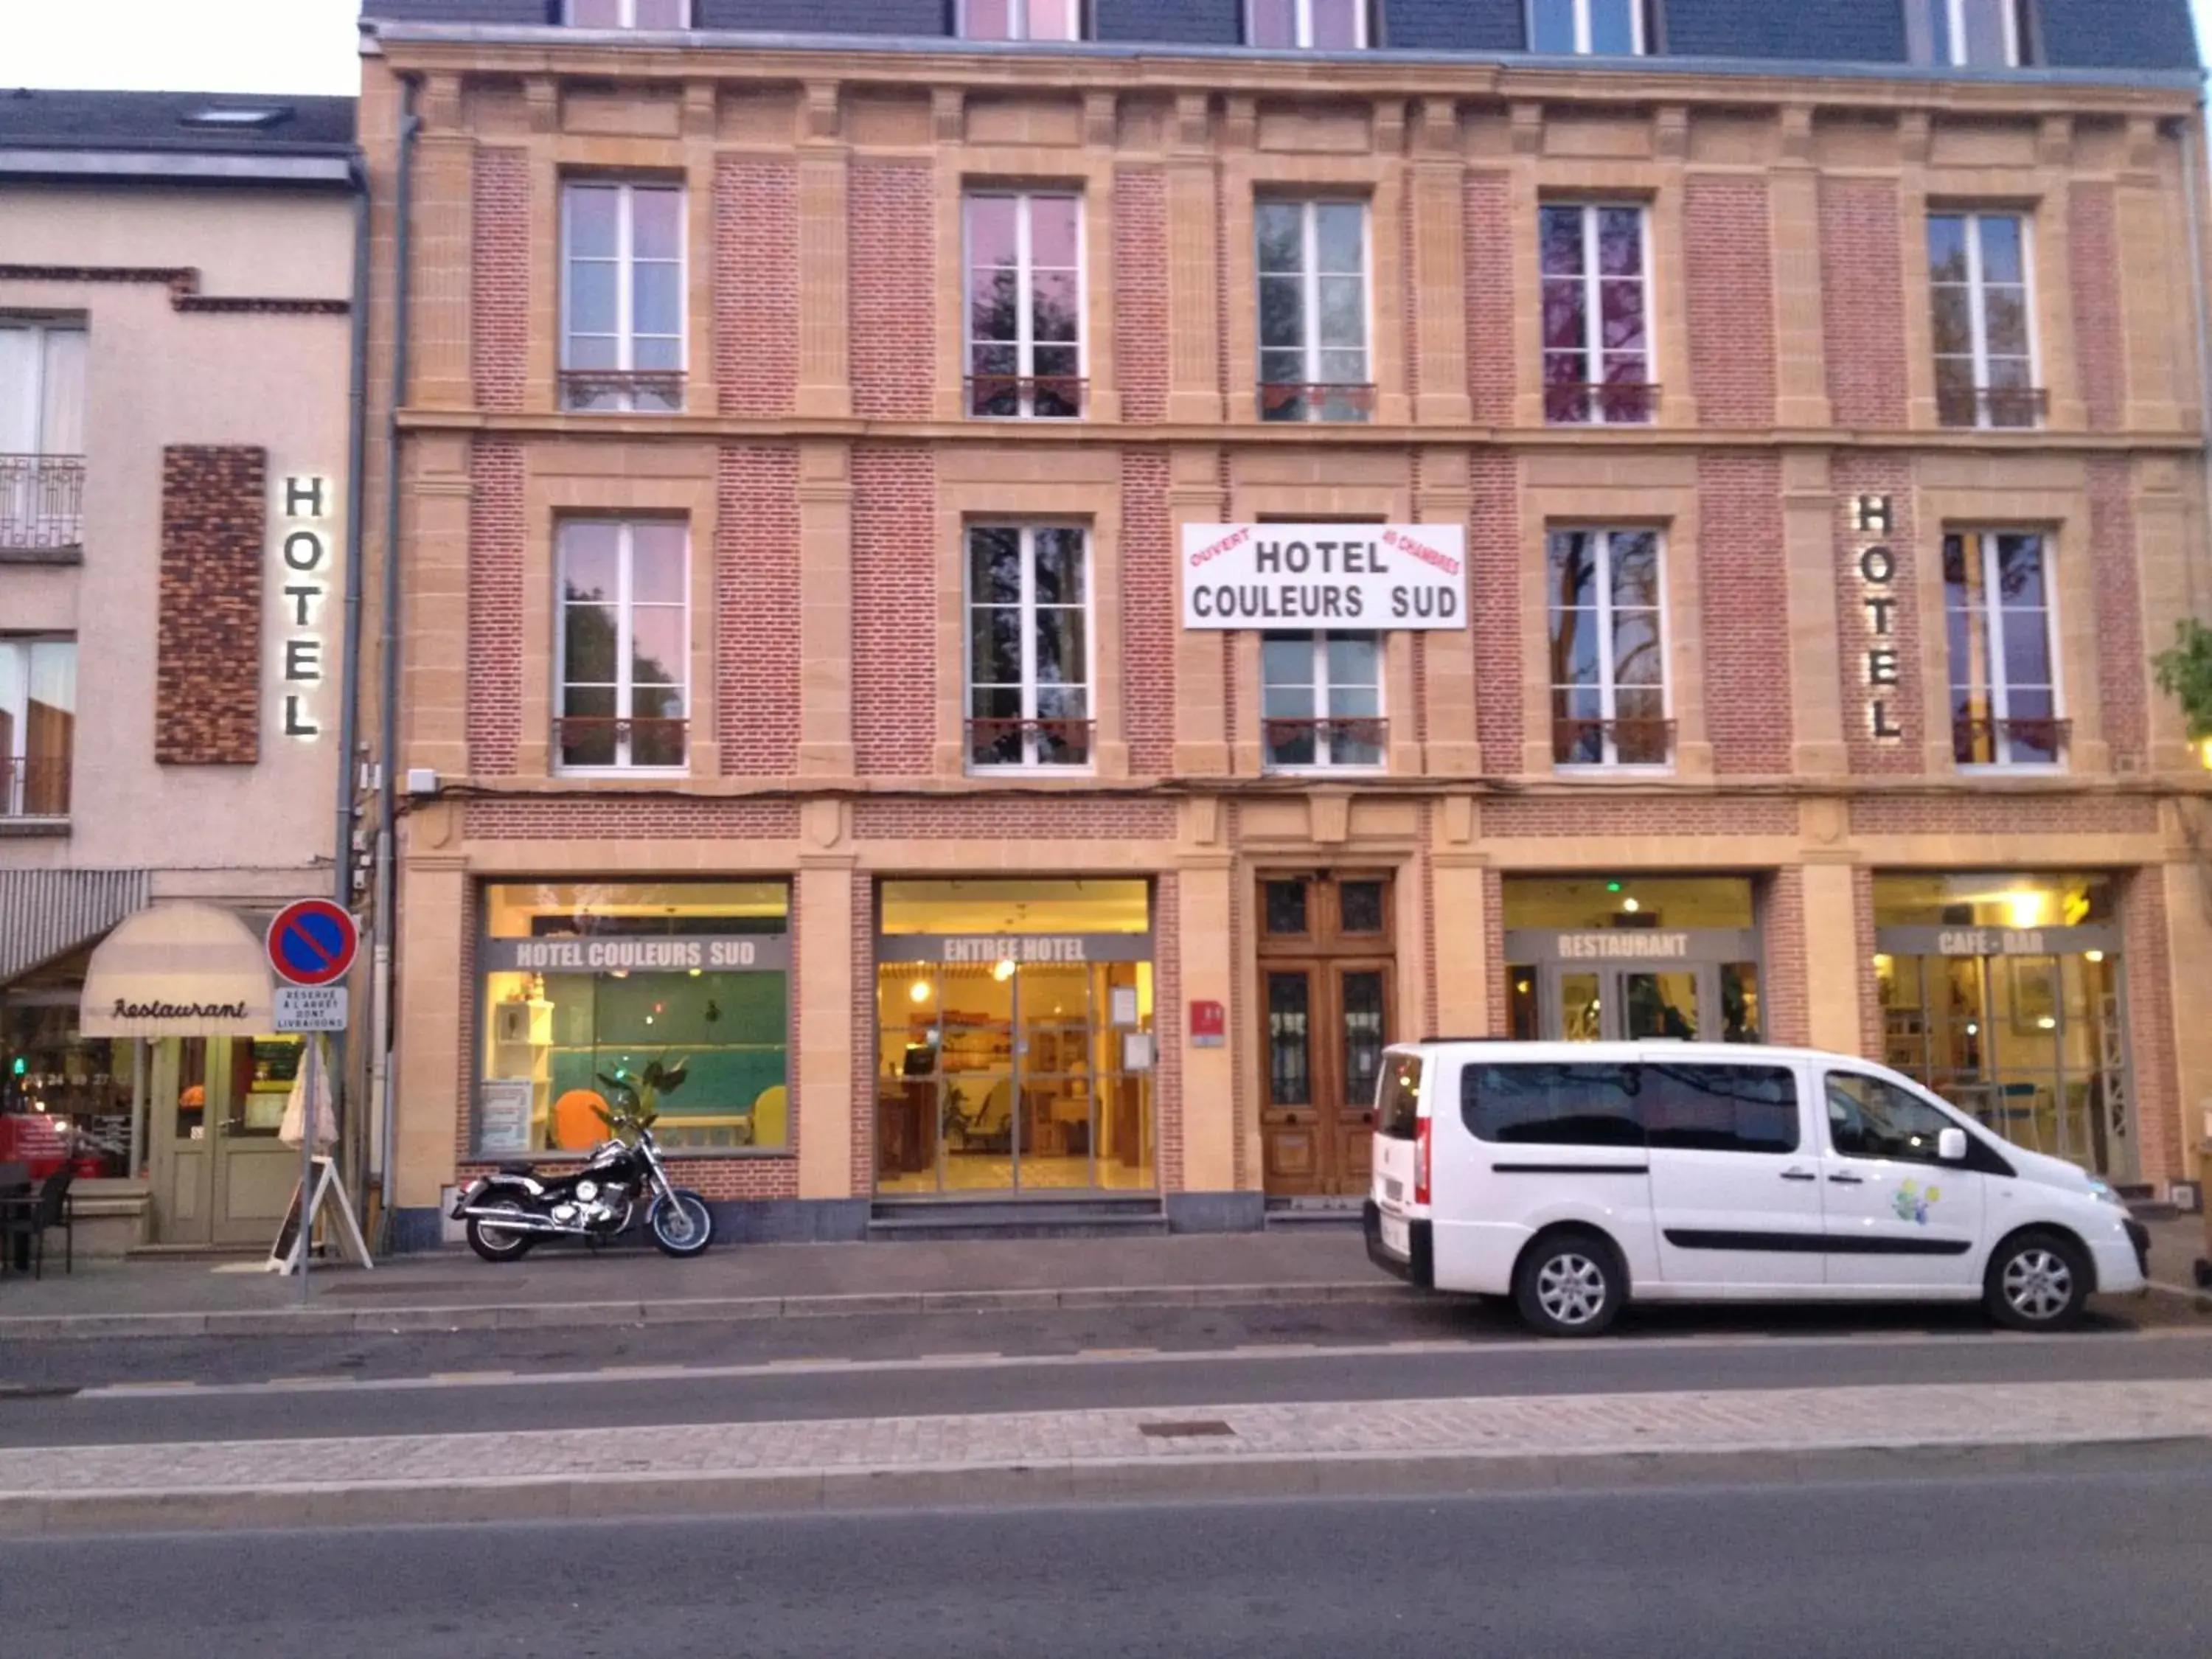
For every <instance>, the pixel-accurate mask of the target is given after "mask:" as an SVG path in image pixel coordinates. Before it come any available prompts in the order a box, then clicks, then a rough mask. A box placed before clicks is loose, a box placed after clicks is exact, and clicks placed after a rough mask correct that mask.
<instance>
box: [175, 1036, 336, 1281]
mask: <svg viewBox="0 0 2212 1659" xmlns="http://www.w3.org/2000/svg"><path fill="white" fill-rule="evenodd" d="M304 1054H305V1048H304V1046H303V1043H302V1040H301V1038H298V1037H280V1036H267V1037H235V1038H211V1039H205V1040H203V1039H199V1038H186V1039H174V1040H171V1041H168V1042H162V1043H161V1044H159V1045H157V1047H156V1048H155V1054H154V1066H153V1100H152V1122H153V1131H154V1133H153V1141H154V1146H153V1152H154V1158H153V1164H154V1191H155V1199H154V1224H155V1226H154V1231H155V1238H156V1240H157V1242H159V1243H164V1244H206V1245H231V1244H240V1245H242V1244H254V1243H268V1242H270V1241H272V1240H273V1239H274V1238H275V1237H276V1224H277V1222H278V1221H279V1220H280V1219H282V1218H283V1214H284V1210H285V1206H287V1205H288V1204H289V1202H290V1201H291V1197H292V1189H293V1188H294V1186H295V1184H297V1182H298V1181H299V1178H300V1152H299V1148H298V1147H297V1146H285V1145H284V1143H283V1141H281V1140H279V1139H277V1138H276V1137H277V1131H278V1130H279V1129H280V1128H281V1127H283V1120H284V1106H285V1103H286V1101H287V1099H288V1098H289V1096H290V1094H291V1091H292V1085H293V1081H294V1079H295V1078H296V1077H297V1076H298V1074H299V1067H300V1062H301V1058H302V1057H303V1055H304Z"/></svg>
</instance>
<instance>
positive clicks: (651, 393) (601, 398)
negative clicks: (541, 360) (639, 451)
mask: <svg viewBox="0 0 2212 1659" xmlns="http://www.w3.org/2000/svg"><path fill="white" fill-rule="evenodd" d="M561 407H562V408H563V409H567V410H576V411H578V412H580V413H599V414H630V413H635V414H640V415H680V414H682V413H683V412H684V372H683V371H682V370H681V369H659V368H650V369H648V368H564V369H562V371H561Z"/></svg>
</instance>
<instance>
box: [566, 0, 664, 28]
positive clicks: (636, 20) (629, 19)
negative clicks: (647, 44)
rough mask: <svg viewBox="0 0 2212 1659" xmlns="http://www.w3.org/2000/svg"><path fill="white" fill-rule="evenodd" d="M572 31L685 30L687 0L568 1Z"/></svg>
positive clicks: (569, 23)
mask: <svg viewBox="0 0 2212 1659" xmlns="http://www.w3.org/2000/svg"><path fill="white" fill-rule="evenodd" d="M568 27H570V28H574V29H688V28H690V27H691V0H568Z"/></svg>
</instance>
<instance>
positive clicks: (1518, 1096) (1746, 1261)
mask: <svg viewBox="0 0 2212 1659" xmlns="http://www.w3.org/2000/svg"><path fill="white" fill-rule="evenodd" d="M1366 1225H1367V1249H1368V1255H1370V1257H1371V1258H1372V1259H1373V1260H1374V1261H1376V1264H1377V1265H1378V1266H1381V1267H1385V1268H1387V1269H1389V1271H1390V1272H1392V1273H1396V1274H1397V1275H1399V1276H1400V1277H1401V1278H1403V1279H1410V1280H1411V1281H1412V1282H1413V1283H1414V1284H1415V1285H1422V1286H1430V1287H1433V1288H1435V1289H1437V1290H1443V1291H1473V1292H1474V1293H1476V1294H1478V1295H1482V1296H1505V1295H1510V1296H1511V1297H1513V1298H1514V1300H1515V1302H1516V1304H1518V1305H1519V1307H1520V1310H1521V1315H1522V1318H1523V1319H1525V1320H1526V1321H1527V1322H1528V1324H1529V1325H1530V1326H1531V1327H1533V1328H1535V1329H1536V1330H1538V1331H1540V1332H1543V1333H1545V1334H1550V1335H1554V1336H1595V1334H1597V1333H1599V1332H1600V1331H1602V1330H1604V1329H1605V1328H1607V1326H1609V1325H1610V1324H1612V1323H1613V1319H1614V1317H1615V1316H1617V1315H1618V1314H1619V1313H1620V1309H1621V1304H1623V1303H1625V1302H1627V1301H1629V1300H1630V1299H1632V1298H1634V1299H1636V1300H1639V1301H1654V1302H1656V1301H1699V1302H1702V1301H1715V1302H1718V1301H1776V1302H1780V1301H1816V1300H1818V1301H1847V1300H1848V1301H1857V1300H1869V1301H1877V1300H1878V1301H1889V1300H1899V1301H1902V1300H1913V1301H1927V1302H1939V1301H1940V1302H1950V1301H1958V1302H1968V1301H1973V1300H1975V1299H1977V1298H1978V1299H1980V1300H1981V1301H1982V1302H1984V1304H1986V1305H1987V1306H1988V1309H1989V1311H1990V1317H1992V1318H1993V1319H1995V1320H1996V1321H1997V1322H1999V1323H2001V1324H2004V1325H2008V1326H2011V1327H2013V1328H2015V1329H2018V1330H2029V1331H2050V1330H2059V1329H2063V1328H2065V1327H2066V1326H2067V1325H2069V1324H2070V1323H2072V1322H2073V1321H2074V1320H2075V1319H2076V1318H2077V1317H2079V1316H2080V1314H2081V1306H2082V1304H2083V1302H2084V1300H2085V1299H2086V1298H2087V1297H2088V1296H2089V1295H2090V1293H2091V1292H2093V1291H2106V1292H2124V1291H2140V1290H2142V1288H2143V1285H2144V1277H2145V1274H2146V1273H2147V1272H2148V1255H2149V1248H2150V1246H2149V1237H2150V1236H2149V1233H2148V1231H2147V1230H2146V1229H2145V1228H2143V1227H2142V1225H2141V1224H2140V1223H2138V1222H2136V1221H2135V1220H2134V1219H2133V1218H2131V1217H2130V1215H2129V1214H2128V1212H2127V1210H2126V1209H2125V1208H2124V1206H2122V1204H2121V1203H2120V1201H2119V1200H2118V1197H2117V1196H2115V1195H2114V1194H2113V1192H2112V1188H2109V1187H2107V1186H2106V1185H2105V1184H2104V1183H2103V1182H2100V1181H2097V1180H2095V1179H2093V1177H2091V1176H2087V1175H2085V1174H2084V1173H2083V1172H2082V1171H2081V1170H2079V1169H2077V1168H2075V1166H2074V1165H2073V1164H2066V1163H2062V1162H2061V1161H2060V1160H2058V1159H2057V1158H2045V1157H2044V1156H2042V1155H2041V1154H2040V1153H2037V1152H2025V1151H2022V1150H2021V1148H2019V1147H2017V1146H2011V1145H2009V1144H2008V1143H2007V1142H2005V1141H2003V1140H2001V1139H1997V1138H1996V1136H1994V1135H1992V1134H1990V1133H1989V1132H1988V1131H1986V1130H1984V1129H1983V1128H1982V1127H1980V1126H1979V1125H1978V1124H1976V1123H1974V1122H1972V1121H1971V1120H1969V1119H1967V1118H1966V1117H1964V1116H1962V1115H1960V1114H1959V1113H1958V1112H1956V1111H1954V1109H1952V1108H1951V1107H1949V1106H1948V1105H1946V1104H1945V1103H1943V1102H1942V1101H1941V1100H1939V1099H1937V1098H1936V1097H1935V1096H1933V1095H1931V1094H1929V1093H1928V1092H1927V1091H1925V1090H1923V1089H1922V1088H1920V1087H1919V1086H1918V1085H1915V1084H1913V1083H1911V1082H1909V1081H1907V1080H1906V1079H1904V1078H1902V1077H1899V1075H1898V1074H1897V1073H1894V1072H1891V1071H1887V1070H1885V1069H1884V1068H1882V1067H1881V1066H1876V1065H1874V1064H1871V1063H1870V1062H1869V1061H1866V1060H1853V1059H1849V1058H1846V1057H1844V1056H1843V1055H1839V1054H1820V1053H1818V1052H1816V1051H1814V1050H1810V1049H1803V1048H1757V1047H1750V1046H1746V1045H1742V1044H1735V1043H1731V1044H1726V1045H1723V1044H1717V1043H1692V1042H1595V1043H1589V1042H1498V1041H1488V1040H1485V1041H1467V1042H1462V1041H1453V1040H1439V1041H1431V1042H1415V1043H1400V1044H1396V1045H1394V1046H1393V1047H1391V1048H1389V1049H1388V1050H1386V1051H1385V1053H1384V1054H1383V1073H1382V1078H1381V1081H1380V1084H1379V1085H1378V1088H1377V1091H1376V1114H1375V1182H1374V1189H1373V1191H1372V1192H1371V1194H1370V1195H1369V1199H1368V1202H1367V1205H1366Z"/></svg>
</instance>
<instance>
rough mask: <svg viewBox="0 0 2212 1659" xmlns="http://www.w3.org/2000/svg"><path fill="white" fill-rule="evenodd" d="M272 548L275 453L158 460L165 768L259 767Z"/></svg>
mask: <svg viewBox="0 0 2212 1659" xmlns="http://www.w3.org/2000/svg"><path fill="white" fill-rule="evenodd" d="M268 544H269V453H268V452H267V451H266V450H264V449H259V448H256V447H251V446H247V445H242V444H233V445H207V444H173V445H171V446H169V447H167V448H166V449H164V450H163V451H162V452H161V598H160V607H161V608H160V613H159V623H158V632H157V634H156V635H155V668H154V758H155V760H156V761H159V762H160V763H161V764H163V765H165V766H251V765H252V764H253V763H254V762H256V761H257V760H258V759H259V758H260V757H261V680H262V662H261V655H262V653H261V623H262V574H261V573H262V568H263V566H264V562H265V561H266V560H267V557H268ZM88 666H89V665H88Z"/></svg>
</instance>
